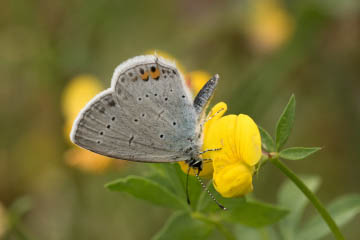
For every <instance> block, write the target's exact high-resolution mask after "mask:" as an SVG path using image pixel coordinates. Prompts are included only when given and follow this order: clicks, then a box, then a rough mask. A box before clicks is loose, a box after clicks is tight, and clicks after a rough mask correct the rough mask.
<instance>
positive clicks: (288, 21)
mask: <svg viewBox="0 0 360 240" xmlns="http://www.w3.org/2000/svg"><path fill="white" fill-rule="evenodd" d="M250 4H251V6H250V7H251V10H250V12H249V25H248V33H249V36H250V38H251V39H252V41H253V43H254V45H255V47H256V48H257V49H258V50H261V51H264V52H268V51H272V50H274V49H276V48H278V47H279V46H281V45H282V44H283V43H285V42H286V41H287V40H288V39H289V38H290V36H291V35H292V32H293V27H294V21H293V18H292V17H291V16H290V15H289V14H288V12H287V11H286V10H285V9H284V7H283V6H282V5H281V1H279V0H255V1H252V2H251V3H250Z"/></svg>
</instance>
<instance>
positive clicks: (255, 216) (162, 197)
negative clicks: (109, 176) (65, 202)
mask: <svg viewBox="0 0 360 240" xmlns="http://www.w3.org/2000/svg"><path fill="white" fill-rule="evenodd" d="M149 166H151V168H150V170H151V171H150V173H149V175H148V176H145V177H140V176H127V177H125V178H121V179H118V180H115V181H113V182H110V183H108V184H106V187H107V188H108V189H109V190H111V191H118V192H126V193H129V194H130V195H132V196H134V197H136V198H139V199H142V200H145V201H148V202H149V203H152V204H156V205H160V206H163V207H168V208H173V209H178V210H180V211H177V212H175V213H174V214H173V215H172V216H171V217H170V218H169V220H168V221H167V223H166V224H165V226H164V227H163V228H162V230H160V231H159V232H158V233H157V234H156V235H155V236H154V238H153V239H206V238H207V236H208V235H209V234H211V232H212V231H213V230H214V229H218V230H219V231H220V232H223V233H224V232H225V233H226V234H227V237H229V235H230V236H231V235H232V233H231V231H228V230H226V228H225V226H224V224H226V225H229V224H230V225H232V224H242V225H244V226H249V227H253V228H261V227H264V226H269V225H271V224H274V223H276V222H278V221H279V220H280V219H282V218H283V217H285V215H286V214H287V213H288V210H286V209H283V208H279V207H276V206H273V205H270V204H266V203H260V202H258V201H246V200H245V199H244V198H235V199H227V198H223V197H221V196H220V195H219V194H218V193H217V192H216V191H215V190H214V187H213V185H212V182H211V181H209V183H208V187H209V190H210V191H211V192H212V193H213V194H214V196H215V197H216V199H217V200H218V201H219V202H221V203H222V204H223V205H225V206H226V208H227V209H228V210H226V211H223V210H221V209H220V208H219V207H218V206H217V205H216V204H215V203H214V201H213V200H212V199H211V198H210V197H209V196H208V195H207V192H206V191H204V190H203V189H202V188H201V186H200V183H199V182H198V181H197V180H196V178H195V177H192V176H189V190H190V197H191V206H189V205H188V204H187V202H186V194H185V180H186V179H185V178H186V174H184V173H183V172H182V171H181V169H180V167H179V165H178V164H149ZM226 234H225V235H226ZM230 238H232V237H230Z"/></svg>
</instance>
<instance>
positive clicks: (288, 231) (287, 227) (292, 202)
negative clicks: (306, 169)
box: [278, 176, 321, 239]
mask: <svg viewBox="0 0 360 240" xmlns="http://www.w3.org/2000/svg"><path fill="white" fill-rule="evenodd" d="M301 180H302V181H303V182H304V183H305V185H306V186H307V187H308V188H309V189H310V190H311V191H312V192H316V191H317V189H318V188H319V186H320V183H321V180H320V178H319V177H316V176H308V177H301ZM308 202H309V200H308V198H307V197H306V196H305V195H304V194H303V193H302V192H301V191H300V190H299V189H298V188H297V187H296V186H295V184H294V183H293V182H291V181H290V180H286V181H285V182H284V183H283V184H282V185H281V187H280V190H279V193H278V203H279V204H280V206H282V207H285V208H287V209H291V211H290V212H289V214H288V215H287V216H286V217H285V218H283V219H282V220H281V221H280V222H279V226H280V232H281V234H282V236H283V238H284V239H295V236H296V234H295V231H296V230H297V229H298V224H299V222H300V219H301V217H302V216H303V213H304V209H305V207H306V205H307V204H308Z"/></svg>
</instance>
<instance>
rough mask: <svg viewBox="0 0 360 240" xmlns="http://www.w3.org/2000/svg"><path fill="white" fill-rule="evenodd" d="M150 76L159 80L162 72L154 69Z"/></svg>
mask: <svg viewBox="0 0 360 240" xmlns="http://www.w3.org/2000/svg"><path fill="white" fill-rule="evenodd" d="M150 75H151V78H153V79H155V80H158V79H159V77H160V71H159V68H155V71H153V69H151V70H150Z"/></svg>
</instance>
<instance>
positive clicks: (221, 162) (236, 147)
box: [202, 102, 261, 197]
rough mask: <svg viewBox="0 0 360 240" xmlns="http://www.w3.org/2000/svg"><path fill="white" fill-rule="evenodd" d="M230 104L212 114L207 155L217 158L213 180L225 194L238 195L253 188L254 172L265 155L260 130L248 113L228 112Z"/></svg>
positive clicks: (220, 105) (206, 135) (206, 134)
mask: <svg viewBox="0 0 360 240" xmlns="http://www.w3.org/2000/svg"><path fill="white" fill-rule="evenodd" d="M226 110H227V106H226V104H225V103H223V102H220V103H218V104H217V105H215V106H214V107H213V108H212V110H211V111H210V113H209V115H208V116H212V118H211V119H210V120H209V121H208V122H206V124H205V129H204V144H203V147H202V148H203V150H206V149H214V148H221V150H219V151H209V152H207V153H204V154H203V158H209V159H212V160H213V168H214V174H213V183H214V187H215V189H216V190H217V191H218V192H219V193H220V194H221V195H222V196H223V197H238V196H242V195H245V194H247V193H249V192H251V191H252V190H253V186H252V175H253V173H254V170H255V165H256V164H257V163H258V162H259V160H260V157H261V139H260V133H259V129H258V127H257V125H256V124H255V122H254V121H253V120H252V119H251V118H250V117H249V116H247V115H244V114H239V115H227V116H224V117H222V116H223V114H224V113H225V112H226Z"/></svg>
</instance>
